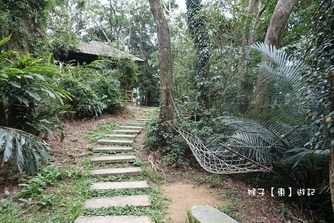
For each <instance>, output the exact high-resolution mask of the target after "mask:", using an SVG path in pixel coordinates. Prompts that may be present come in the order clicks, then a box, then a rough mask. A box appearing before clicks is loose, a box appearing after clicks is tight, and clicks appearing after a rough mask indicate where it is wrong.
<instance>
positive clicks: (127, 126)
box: [118, 125, 143, 130]
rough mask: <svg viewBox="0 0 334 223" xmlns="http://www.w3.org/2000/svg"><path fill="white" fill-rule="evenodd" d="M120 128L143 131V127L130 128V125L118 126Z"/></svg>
mask: <svg viewBox="0 0 334 223" xmlns="http://www.w3.org/2000/svg"><path fill="white" fill-rule="evenodd" d="M118 127H119V128H121V129H138V130H141V129H143V127H141V126H133V125H132V126H130V125H121V126H118Z"/></svg>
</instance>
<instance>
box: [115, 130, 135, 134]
mask: <svg viewBox="0 0 334 223" xmlns="http://www.w3.org/2000/svg"><path fill="white" fill-rule="evenodd" d="M111 132H113V133H124V134H139V133H140V130H136V129H115V130H112V131H111Z"/></svg>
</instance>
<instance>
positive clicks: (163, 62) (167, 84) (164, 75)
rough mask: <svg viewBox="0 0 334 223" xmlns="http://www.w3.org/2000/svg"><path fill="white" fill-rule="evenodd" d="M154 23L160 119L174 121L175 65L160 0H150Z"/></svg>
mask: <svg viewBox="0 0 334 223" xmlns="http://www.w3.org/2000/svg"><path fill="white" fill-rule="evenodd" d="M149 3H150V8H151V12H152V15H153V17H154V22H155V24H156V26H157V34H158V43H159V69H160V94H159V99H160V105H159V106H160V119H161V120H162V121H168V120H172V119H173V113H174V106H173V72H172V71H173V64H172V54H171V43H170V35H169V29H168V25H167V20H166V18H165V15H164V13H163V11H162V7H161V2H160V0H149Z"/></svg>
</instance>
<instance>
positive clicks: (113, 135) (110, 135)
mask: <svg viewBox="0 0 334 223" xmlns="http://www.w3.org/2000/svg"><path fill="white" fill-rule="evenodd" d="M105 136H106V137H114V138H130V139H134V138H136V137H137V135H130V134H107V135H105Z"/></svg>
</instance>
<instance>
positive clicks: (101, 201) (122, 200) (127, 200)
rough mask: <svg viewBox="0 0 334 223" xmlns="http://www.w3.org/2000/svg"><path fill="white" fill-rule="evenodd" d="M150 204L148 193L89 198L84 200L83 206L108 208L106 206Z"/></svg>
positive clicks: (143, 205)
mask: <svg viewBox="0 0 334 223" xmlns="http://www.w3.org/2000/svg"><path fill="white" fill-rule="evenodd" d="M127 205H129V206H136V207H139V206H142V207H149V206H151V202H150V197H149V196H148V195H132V196H116V197H102V198H91V199H88V200H86V201H85V203H84V207H85V208H108V207H125V206H127Z"/></svg>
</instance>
